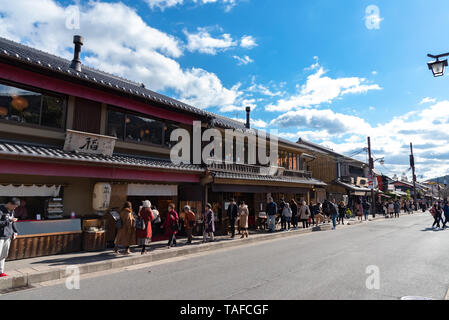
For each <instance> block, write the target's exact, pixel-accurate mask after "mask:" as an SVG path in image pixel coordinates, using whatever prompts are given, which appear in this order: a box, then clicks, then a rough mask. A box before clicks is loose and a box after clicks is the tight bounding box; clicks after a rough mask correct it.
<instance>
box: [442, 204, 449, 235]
mask: <svg viewBox="0 0 449 320" xmlns="http://www.w3.org/2000/svg"><path fill="white" fill-rule="evenodd" d="M443 214H444V223H443V229H445V228H446V224H447V223H448V222H449V203H448V202H447V201H444V206H443Z"/></svg>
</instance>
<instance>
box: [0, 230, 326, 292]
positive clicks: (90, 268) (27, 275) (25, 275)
mask: <svg viewBox="0 0 449 320" xmlns="http://www.w3.org/2000/svg"><path fill="white" fill-rule="evenodd" d="M323 229H324V228H321V230H316V231H325V230H327V229H325V230H323ZM312 232H314V230H312V229H307V230H294V231H290V232H278V233H269V234H261V235H253V236H252V237H250V238H247V239H241V240H240V239H236V240H232V241H229V242H224V241H217V242H211V243H207V244H203V245H197V246H191V247H183V248H179V249H178V248H172V249H169V250H168V249H167V250H163V251H153V252H152V253H151V254H148V255H144V256H141V255H138V256H131V257H118V258H117V259H114V260H108V261H101V262H91V263H86V264H80V265H77V267H78V268H79V274H80V275H85V274H89V273H95V272H101V271H107V270H114V269H122V268H125V267H129V266H133V265H139V264H145V263H150V262H156V261H161V260H167V259H171V258H175V257H180V256H186V255H190V254H195V253H200V252H208V251H213V250H216V249H222V248H232V247H239V246H243V245H247V244H249V243H256V242H262V241H267V240H273V239H280V238H286V237H290V236H294V235H300V234H307V233H312ZM66 268H67V266H65V267H54V268H53V267H50V268H48V269H47V270H43V271H36V272H30V270H23V271H22V272H20V271H19V272H17V273H22V274H15V275H12V276H10V277H7V278H1V279H0V294H1V293H6V292H8V291H11V290H14V289H23V288H27V287H32V286H33V285H37V284H39V283H42V282H47V281H54V280H64V279H67V277H69V276H71V275H72V274H71V273H70V271H69V272H67V269H66ZM31 271H33V269H31Z"/></svg>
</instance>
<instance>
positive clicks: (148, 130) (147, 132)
mask: <svg viewBox="0 0 449 320" xmlns="http://www.w3.org/2000/svg"><path fill="white" fill-rule="evenodd" d="M176 128H177V126H175V125H173V124H170V123H166V122H164V121H161V120H156V119H152V118H149V117H146V116H140V115H135V114H130V113H125V112H123V111H118V110H114V109H109V110H108V126H107V131H108V132H107V133H108V135H110V136H113V137H117V138H118V139H120V140H125V141H130V142H137V143H148V144H154V145H163V146H166V147H170V146H171V145H172V143H171V142H170V134H171V132H172V131H173V130H174V129H176Z"/></svg>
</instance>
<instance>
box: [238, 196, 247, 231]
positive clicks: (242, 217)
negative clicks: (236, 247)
mask: <svg viewBox="0 0 449 320" xmlns="http://www.w3.org/2000/svg"><path fill="white" fill-rule="evenodd" d="M248 218H249V210H248V206H247V205H246V204H245V201H242V202H241V203H240V206H239V226H240V229H241V230H242V232H243V234H242V236H241V237H240V238H241V239H243V238H245V237H247V238H248V236H249V234H248Z"/></svg>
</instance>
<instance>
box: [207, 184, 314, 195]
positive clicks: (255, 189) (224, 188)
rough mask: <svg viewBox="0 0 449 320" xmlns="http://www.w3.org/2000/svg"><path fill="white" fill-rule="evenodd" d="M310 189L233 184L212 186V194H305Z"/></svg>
mask: <svg viewBox="0 0 449 320" xmlns="http://www.w3.org/2000/svg"><path fill="white" fill-rule="evenodd" d="M309 190H310V189H306V188H297V187H278V186H248V185H235V184H213V185H212V192H229V193H233V192H240V193H299V194H305V193H307V192H308V191H309Z"/></svg>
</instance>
